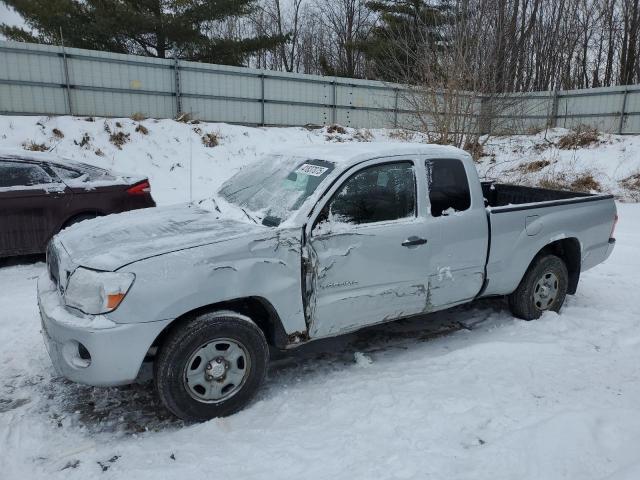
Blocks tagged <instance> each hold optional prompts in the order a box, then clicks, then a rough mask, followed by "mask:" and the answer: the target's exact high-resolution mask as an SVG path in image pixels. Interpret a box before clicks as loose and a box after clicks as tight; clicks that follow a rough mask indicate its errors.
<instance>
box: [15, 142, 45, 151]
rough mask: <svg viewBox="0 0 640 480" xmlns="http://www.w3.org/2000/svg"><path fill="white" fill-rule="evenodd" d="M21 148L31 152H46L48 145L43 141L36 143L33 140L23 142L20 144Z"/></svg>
mask: <svg viewBox="0 0 640 480" xmlns="http://www.w3.org/2000/svg"><path fill="white" fill-rule="evenodd" d="M22 148H24V149H25V150H29V151H31V152H46V151H48V150H49V147H47V146H46V145H45V144H44V143H36V142H34V141H33V140H30V141H28V142H24V143H23V144H22Z"/></svg>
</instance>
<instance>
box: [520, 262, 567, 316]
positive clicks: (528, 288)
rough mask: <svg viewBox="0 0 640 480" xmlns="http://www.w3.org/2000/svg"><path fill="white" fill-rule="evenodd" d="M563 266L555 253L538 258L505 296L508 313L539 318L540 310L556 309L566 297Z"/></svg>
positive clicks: (565, 267)
mask: <svg viewBox="0 0 640 480" xmlns="http://www.w3.org/2000/svg"><path fill="white" fill-rule="evenodd" d="M568 284H569V274H568V272H567V266H566V265H565V263H564V262H563V261H562V259H560V258H559V257H557V256H555V255H545V256H540V257H538V258H537V259H536V260H535V261H534V262H533V263H532V265H531V266H530V267H529V270H527V273H525V275H524V278H523V279H522V281H521V282H520V285H518V288H517V289H516V291H515V292H513V293H512V294H511V295H509V308H510V309H511V313H513V315H515V316H516V317H518V318H522V319H524V320H534V319H536V318H540V316H541V315H542V313H543V312H545V311H547V310H551V311H554V312H558V311H560V308H561V307H562V304H563V303H564V299H565V298H566V296H567V286H568Z"/></svg>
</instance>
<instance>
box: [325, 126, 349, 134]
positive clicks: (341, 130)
mask: <svg viewBox="0 0 640 480" xmlns="http://www.w3.org/2000/svg"><path fill="white" fill-rule="evenodd" d="M327 133H339V134H340V135H344V134H345V133H347V130H346V129H345V128H344V127H343V126H342V125H338V124H337V123H334V124H333V125H329V126H328V127H327Z"/></svg>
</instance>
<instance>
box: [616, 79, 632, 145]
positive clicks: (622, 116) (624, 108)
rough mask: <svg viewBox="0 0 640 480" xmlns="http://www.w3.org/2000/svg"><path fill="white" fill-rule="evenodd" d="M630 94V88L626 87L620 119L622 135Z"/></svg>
mask: <svg viewBox="0 0 640 480" xmlns="http://www.w3.org/2000/svg"><path fill="white" fill-rule="evenodd" d="M628 94H629V89H628V88H627V87H626V86H625V87H624V94H623V95H622V108H621V109H620V120H619V123H618V135H622V130H624V117H625V115H626V110H627V95H628Z"/></svg>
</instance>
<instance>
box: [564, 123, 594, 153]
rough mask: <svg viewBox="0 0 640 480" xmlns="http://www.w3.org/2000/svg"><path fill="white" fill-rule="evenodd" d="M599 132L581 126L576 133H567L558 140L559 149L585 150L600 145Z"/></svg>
mask: <svg viewBox="0 0 640 480" xmlns="http://www.w3.org/2000/svg"><path fill="white" fill-rule="evenodd" d="M598 141H599V133H598V130H596V129H595V128H592V127H585V126H579V127H578V128H576V129H575V130H574V131H572V132H569V133H567V134H566V135H564V136H562V137H560V139H559V140H558V148H561V149H563V150H571V149H576V148H584V147H588V146H589V145H593V144H594V143H598Z"/></svg>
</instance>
